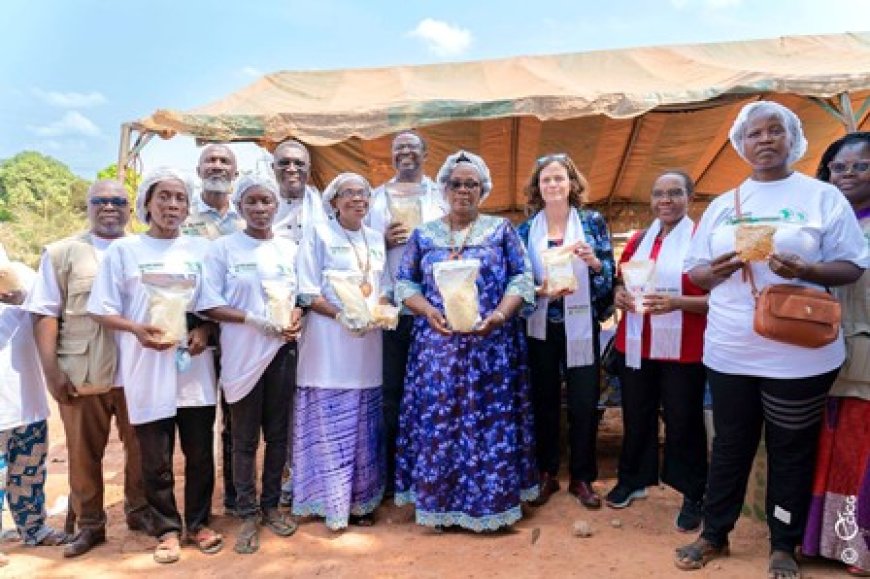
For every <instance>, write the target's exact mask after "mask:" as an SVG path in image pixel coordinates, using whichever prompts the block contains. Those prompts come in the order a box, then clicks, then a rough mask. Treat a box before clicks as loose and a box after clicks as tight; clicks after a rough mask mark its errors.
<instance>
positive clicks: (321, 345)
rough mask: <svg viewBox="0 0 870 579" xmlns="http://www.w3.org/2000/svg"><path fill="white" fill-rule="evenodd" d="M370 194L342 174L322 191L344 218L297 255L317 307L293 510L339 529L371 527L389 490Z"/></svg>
mask: <svg viewBox="0 0 870 579" xmlns="http://www.w3.org/2000/svg"><path fill="white" fill-rule="evenodd" d="M370 196H371V187H370V186H369V184H368V182H367V181H366V180H365V179H364V178H363V177H361V176H360V175H356V174H354V173H342V174H341V175H339V176H338V177H336V178H335V179H334V180H333V181H332V183H330V184H329V186H328V187H327V188H326V190H325V191H324V193H323V203H324V207H325V208H326V209H327V211H329V212H331V213H334V214H335V217H336V218H335V219H332V220H330V221H328V222H326V223H317V224H316V225H315V226H314V227H312V228H311V229H308V230H306V232H305V235H304V237H303V240H302V245H301V246H300V248H299V259H298V260H297V266H298V270H299V293H300V295H301V296H302V298H303V300H304V302H305V303H308V304H310V309H311V313H310V314H308V315H307V316H306V322H305V328H304V330H303V333H302V337H301V338H300V342H299V369H298V372H297V375H296V381H297V384H298V387H297V390H296V404H295V409H296V418H295V425H294V429H293V430H294V435H293V436H294V440H293V514H294V515H299V516H308V515H316V516H319V517H323V518H324V519H326V526H327V527H328V528H330V529H333V530H338V529H342V528H345V527H347V525H348V523H349V522H350V523H354V524H359V525H366V526H368V525H371V524H372V523H373V522H374V518H373V516H372V513H373V512H374V510H375V509H376V508H377V506H378V504H380V502H381V498H382V497H383V493H384V467H385V465H384V450H383V448H384V446H383V440H382V439H383V411H382V395H381V380H382V377H381V374H382V373H381V364H382V361H381V331H380V330H378V329H375V328H374V327H373V326H372V325H371V321H370V320H369V319H366V315H365V311H366V310H367V309H371V308H372V307H373V306H374V305H376V304H377V303H378V301H379V298H380V297H381V296H382V294H384V293H386V291H387V290H388V288H385V287H382V286H383V285H384V284H383V283H382V280H381V278H382V275H383V271H384V265H385V261H386V249H385V247H384V238H383V236H382V235H381V234H380V233H378V232H376V231H374V230H373V229H370V228H368V227H366V226H365V225H363V218H365V216H366V213H367V212H368V207H369V197H370ZM357 288H358V289H357ZM352 294H353V295H355V296H356V299H357V306H358V307H353V301H352V300H348V299H347V298H348V296H349V295H352ZM339 295H342V298H344V299H341V298H339ZM361 301H365V305H363V304H361V303H359V302H361Z"/></svg>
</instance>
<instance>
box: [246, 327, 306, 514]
mask: <svg viewBox="0 0 870 579" xmlns="http://www.w3.org/2000/svg"><path fill="white" fill-rule="evenodd" d="M295 358H296V344H289V343H288V344H284V345H283V346H281V349H280V350H278V352H277V353H276V354H275V357H274V358H273V359H272V361H271V362H270V363H269V365H268V366H267V367H266V370H265V371H264V372H263V375H262V376H261V377H260V379H259V380H258V381H257V384H256V385H255V386H254V389H253V390H251V391H250V392H249V393H248V394H247V396H245V397H244V398H242V399H241V400H239V401H237V402H234V403H232V404H230V413H231V414H232V421H233V477H234V483H235V487H236V508H237V510H238V513H239V516H240V517H243V518H244V517H250V516H253V515H256V514H257V504H256V498H257V497H256V495H257V489H256V482H255V479H256V461H257V446H258V444H259V442H260V431H261V430H262V433H263V441H264V443H265V445H266V446H265V450H264V452H263V472H262V483H261V490H260V509H262V510H267V509H274V508H277V507H278V498H279V496H280V494H281V474H282V471H283V468H284V462H285V461H286V459H287V422H288V420H289V412H288V408H289V406H290V398H291V397H292V396H293V392H294V390H295V389H296V371H295V370H296V364H295Z"/></svg>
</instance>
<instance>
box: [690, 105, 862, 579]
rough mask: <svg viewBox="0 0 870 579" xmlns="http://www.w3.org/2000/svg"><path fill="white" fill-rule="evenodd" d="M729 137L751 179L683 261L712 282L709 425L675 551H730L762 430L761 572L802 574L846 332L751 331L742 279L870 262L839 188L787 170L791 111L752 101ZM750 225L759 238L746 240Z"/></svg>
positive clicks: (858, 268) (728, 198)
mask: <svg viewBox="0 0 870 579" xmlns="http://www.w3.org/2000/svg"><path fill="white" fill-rule="evenodd" d="M730 137H731V144H732V145H733V146H734V148H735V150H736V151H737V153H738V154H739V155H740V156H741V157H742V158H743V159H744V160H745V161H746V162H747V163H748V164H749V166H750V169H751V174H750V177H749V178H748V179H746V180H745V181H743V182H742V183H741V184H740V185H739V186H738V187H737V188H736V189H735V190H733V191H729V192H727V193H725V194H723V195H721V196H719V197H718V198H716V199H715V200H714V201H713V202H712V203H710V205H709V206H708V207H707V210H706V211H705V212H704V215H703V217H702V218H701V222H700V224H699V225H698V228H697V231H696V233H695V236H694V237H693V239H692V244H691V246H690V248H689V252H688V254H687V256H686V260H685V263H684V267H685V269H686V270H687V271H688V272H689V276H690V277H691V279H692V281H693V282H694V283H696V284H697V285H699V286H701V287H702V288H705V289H709V290H710V300H709V313H708V316H707V329H706V332H705V334H704V355H703V362H704V366H705V367H706V369H707V381H708V382H709V384H710V388H711V391H712V394H713V424H714V430H715V433H716V434H715V438H714V440H713V450H712V454H711V457H710V469H709V473H708V482H707V492H706V496H705V499H704V500H705V506H704V523H703V531H702V532H701V536H700V537H699V538H698V539H697V540H696V541H695V542H693V543H691V544H689V545H686V546H684V547H681V548H679V549H677V553H676V558H675V563H676V565H677V567H678V568H680V569H698V568H700V567H702V566H704V565H705V564H706V563H707V562H708V561H710V560H712V559H714V558H716V557H721V556H724V555H727V554H728V534H729V533H730V532H731V530H732V529H733V528H734V524H735V522H736V521H737V518H738V517H739V516H740V511H741V506H742V504H743V497H744V494H745V492H746V484H747V480H748V477H749V472H750V469H751V467H752V462H753V457H754V456H755V452H756V448H757V446H758V442H759V437H760V435H761V431H762V427H763V428H764V432H765V440H766V444H767V453H768V461H767V462H768V472H767V481H768V482H767V498H766V500H767V506H766V514H767V524H768V527H769V530H770V562H769V568H768V575H769V576H770V577H773V578H776V579H785V578H792V577H799V576H800V569H799V567H798V564H797V562H796V561H795V558H794V550H795V547H796V546H797V545H798V544H799V542H800V540H801V536H802V534H803V531H804V527H805V524H806V516H807V508H808V505H809V500H810V490H811V484H812V476H813V462H814V459H815V453H816V443H817V440H818V433H819V427H820V424H821V418H822V411H823V408H824V403H825V396H826V394H827V392H828V389H829V388H830V387H831V384H832V383H833V381H834V378H835V377H836V375H837V372H838V369H839V367H840V365H841V364H842V363H843V359H844V348H843V340H842V337H839V338H838V339H836V340H835V341H834V342H833V343H831V344H829V345H827V346H821V347H819V348H808V347H802V346H797V345H792V344H787V343H783V342H779V341H775V340H772V339H769V338H766V337H764V336H762V335H760V334H758V333H757V332H756V331H755V330H754V327H753V316H754V309H755V298H754V297H753V293H754V292H753V289H752V286H751V284H750V282H751V281H753V280H754V284H755V286H756V287H757V289H758V291H760V290H762V289H764V288H765V287H767V286H769V285H771V284H793V285H799V286H807V287H815V288H819V289H821V288H825V287H829V286H838V285H843V284H847V283H851V282H853V281H855V280H856V279H858V277H860V275H861V272H862V270H863V269H864V268H866V267H867V265H868V256H867V244H866V242H865V241H864V236H863V234H862V232H861V229H860V228H859V226H858V222H857V220H856V219H855V214H854V213H853V212H852V211H851V208H850V206H849V203H848V202H847V200H846V199H845V197H843V195H842V194H840V192H839V191H837V189H836V188H835V187H833V186H832V185H829V184H827V183H823V182H821V181H818V180H816V179H813V178H810V177H807V176H806V175H802V174H801V173H798V172H796V171H794V170H793V169H792V164H793V163H795V162H796V161H797V160H798V159H800V158H801V156H803V154H804V152H805V151H806V148H807V142H806V139H805V138H804V135H803V131H802V129H801V124H800V120H799V119H798V117H797V116H796V115H795V114H794V113H793V112H792V111H790V110H789V109H787V108H786V107H784V106H782V105H780V104H778V103H775V102H770V101H759V102H754V103H751V104H748V105H746V106H745V107H743V109H742V110H741V111H740V114H739V115H738V116H737V120H736V121H735V122H734V126H733V127H732V129H731V134H730ZM761 226H764V228H762V227H761ZM750 232H751V233H754V234H756V235H755V237H756V239H755V240H754V242H750V243H748V244H744V243H743V240H744V239H745V238H746V237H747V233H750ZM761 233H763V234H764V235H763V236H762V235H760V234H761ZM738 238H739V239H741V244H740V246H741V253H738V252H737V251H735V249H736V247H737V246H738V244H737V240H738ZM749 270H751V271H749ZM748 352H751V355H747V353H748Z"/></svg>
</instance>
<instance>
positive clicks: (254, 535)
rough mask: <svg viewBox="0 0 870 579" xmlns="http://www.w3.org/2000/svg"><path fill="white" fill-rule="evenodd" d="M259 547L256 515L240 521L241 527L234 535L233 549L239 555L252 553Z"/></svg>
mask: <svg viewBox="0 0 870 579" xmlns="http://www.w3.org/2000/svg"><path fill="white" fill-rule="evenodd" d="M259 548H260V534H259V528H258V525H257V518H256V517H248V518H246V519H245V520H244V521H242V528H241V529H239V534H238V535H237V536H236V544H235V546H234V547H233V550H234V551H235V552H236V553H238V554H239V555H252V554H254V553H256V552H257V550H258V549H259Z"/></svg>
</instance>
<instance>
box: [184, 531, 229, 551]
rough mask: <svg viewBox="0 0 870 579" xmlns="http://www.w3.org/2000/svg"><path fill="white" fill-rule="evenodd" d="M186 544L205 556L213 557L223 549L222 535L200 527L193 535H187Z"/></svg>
mask: <svg viewBox="0 0 870 579" xmlns="http://www.w3.org/2000/svg"><path fill="white" fill-rule="evenodd" d="M187 542H188V543H190V544H192V545H194V546H195V547H196V548H197V549H199V551H200V553H204V554H206V555H214V554H215V553H217V552H218V551H220V550H221V549H223V547H224V537H223V535H221V534H220V533H217V532H215V531H212V530H211V529H209V528H208V527H200V528H199V529H198V530H197V531H196V532H195V533H194V534H193V535H190V534H188V535H187Z"/></svg>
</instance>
